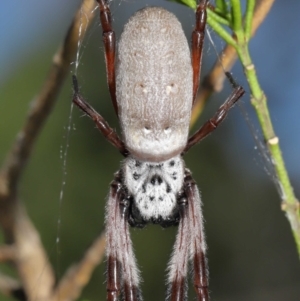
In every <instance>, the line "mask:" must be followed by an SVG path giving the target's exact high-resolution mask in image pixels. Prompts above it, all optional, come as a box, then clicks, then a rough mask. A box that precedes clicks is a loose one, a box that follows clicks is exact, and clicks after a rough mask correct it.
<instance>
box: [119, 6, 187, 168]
mask: <svg viewBox="0 0 300 301" xmlns="http://www.w3.org/2000/svg"><path fill="white" fill-rule="evenodd" d="M117 61H118V66H117V69H116V96H117V103H118V110H119V117H120V122H121V127H122V132H123V136H124V140H125V144H126V147H127V148H128V150H129V151H130V153H131V154H133V155H134V156H135V157H136V158H138V159H140V160H143V161H152V162H160V161H165V160H168V159H170V158H172V157H174V156H177V155H178V154H179V153H180V152H181V151H182V150H183V149H184V147H185V145H186V142H187V137H188V130H189V121H190V115H191V107H192V95H193V92H192V91H193V80H192V65H191V58H190V51H189V46H188V42H187V39H186V37H185V35H184V32H183V30H182V27H181V24H180V22H179V21H178V20H177V18H176V17H175V16H174V15H173V14H172V13H170V12H168V11H166V10H164V9H163V8H159V7H148V8H145V9H143V10H140V11H138V12H137V13H136V14H135V15H134V16H132V17H131V18H130V20H129V21H128V23H127V24H126V25H125V27H124V31H123V33H122V35H121V38H120V42H119V48H118V60H117Z"/></svg>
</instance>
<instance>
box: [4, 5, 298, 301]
mask: <svg viewBox="0 0 300 301" xmlns="http://www.w3.org/2000/svg"><path fill="white" fill-rule="evenodd" d="M79 3H80V1H71V0H65V1H59V0H55V1H33V0H30V1H26V2H24V1H16V0H11V1H3V2H2V3H1V5H0V24H1V26H0V70H1V72H0V160H1V162H2V161H3V160H4V157H5V155H6V153H7V152H8V150H9V149H10V145H11V144H12V142H13V141H14V138H15V135H16V133H17V132H18V130H19V128H20V126H21V125H22V124H23V122H24V119H25V117H26V112H27V110H28V107H29V105H30V101H31V100H32V99H33V98H34V96H35V94H37V93H38V91H39V89H40V87H41V85H42V83H43V80H44V79H45V77H46V75H47V72H48V70H49V66H50V64H51V59H52V56H53V54H54V52H55V50H56V49H57V47H58V45H59V44H60V42H61V41H62V39H63V37H64V36H65V33H66V31H67V28H68V26H69V24H70V22H71V19H72V16H73V14H74V12H75V10H76V8H77V7H78V5H79ZM145 5H161V6H164V7H166V8H168V9H169V10H171V11H173V12H174V13H176V15H177V16H178V18H179V19H180V21H181V22H182V24H183V27H184V29H185V31H186V34H187V36H188V37H189V36H190V34H191V31H192V26H193V23H194V14H193V11H192V10H191V9H188V8H185V7H183V6H180V5H178V4H174V3H167V2H165V1H158V0H156V1H152V0H148V1H146V0H143V1H141V0H128V1H119V0H118V1H114V2H113V3H112V6H111V8H112V13H113V17H114V21H115V25H114V27H115V29H116V32H117V34H118V35H119V34H120V31H121V28H122V26H123V25H124V23H125V22H126V20H127V19H128V17H129V16H130V15H131V14H132V13H133V12H134V11H136V10H137V9H139V8H141V7H143V6H145ZM299 11H300V2H299V1H296V0H294V1H292V0H290V1H276V2H275V4H274V7H273V8H272V10H271V12H270V14H269V16H268V17H267V19H266V20H265V22H264V23H263V25H262V26H261V28H260V29H259V31H258V33H257V35H256V36H255V38H254V39H253V41H252V42H251V47H250V48H251V54H252V57H253V60H254V64H255V65H256V68H257V73H258V78H259V80H260V83H261V85H262V88H263V89H264V91H265V93H266V95H267V97H268V104H269V107H270V112H271V116H272V120H273V123H274V127H275V131H276V133H277V135H278V136H279V138H280V144H281V147H282V151H283V156H284V159H285V161H286V165H287V169H288V172H289V174H290V177H291V181H292V184H293V186H294V189H295V192H296V195H298V197H299V194H300V185H299V175H300V172H299V170H300V160H299V153H300V138H299V132H300V122H299V113H300V102H299V95H300V80H299V79H300V77H299V72H300V56H299V47H300V35H299V26H300V18H299ZM213 40H214V42H215V43H216V44H218V45H221V46H222V42H220V41H219V40H218V38H217V37H216V36H214V35H213ZM215 59H216V54H215V51H214V48H213V47H212V45H211V44H210V42H209V41H206V46H205V51H204V63H203V70H204V71H203V74H205V73H207V72H208V70H209V69H210V67H211V66H212V63H213V62H214V60H215ZM71 69H72V72H74V71H75V69H74V67H72V68H71ZM77 73H78V78H79V81H80V85H81V88H82V93H83V94H84V95H85V97H86V99H87V100H88V101H89V102H90V103H92V104H93V106H94V107H95V108H97V109H98V110H99V111H100V112H101V114H102V115H103V116H105V117H106V118H107V119H108V121H109V122H110V123H111V124H112V125H113V126H114V127H117V119H116V117H115V116H114V113H113V108H112V105H111V103H110V100H109V95H108V92H107V86H106V79H105V70H104V60H103V46H102V44H101V31H100V27H99V22H98V18H96V22H95V23H94V25H93V26H92V27H91V30H90V31H89V34H88V35H87V37H86V39H85V40H84V42H83V45H82V47H81V49H80V60H79V69H78V72H77ZM233 74H234V77H235V78H236V79H237V80H238V81H239V82H240V83H241V84H242V85H243V86H244V87H245V89H246V90H247V91H249V89H248V86H247V84H246V82H245V80H244V75H243V72H242V70H241V68H240V66H239V63H237V64H236V67H235V68H234V69H233ZM229 93H230V86H229V85H228V84H227V87H226V88H225V90H224V91H223V92H222V93H220V94H218V95H215V96H214V97H213V98H212V99H211V101H210V102H209V104H208V106H207V107H206V108H205V110H204V112H203V114H202V115H201V118H200V120H199V122H198V125H200V124H202V123H203V122H204V121H205V120H206V119H207V118H209V117H210V116H211V115H212V114H213V112H214V111H215V110H216V108H218V106H219V105H220V104H221V103H222V101H223V100H224V99H225V98H226V96H227V95H228V94H229ZM71 95H72V88H71V72H70V77H69V78H68V79H67V81H66V83H65V85H64V88H63V90H62V93H61V94H60V97H59V100H58V103H57V105H56V107H55V110H54V112H53V113H52V115H51V116H50V117H49V119H48V121H47V123H46V126H45V128H44V130H43V132H42V134H41V135H40V137H39V139H38V141H37V144H36V147H35V150H34V153H33V156H32V158H31V159H30V161H29V162H28V165H27V169H26V171H25V173H24V175H23V179H22V183H21V185H20V195H21V196H22V199H23V201H24V203H25V204H26V207H27V210H28V212H29V214H30V217H31V218H32V220H33V222H34V223H35V225H36V227H37V228H38V229H39V231H40V234H41V237H42V240H43V242H44V245H45V247H46V249H47V251H48V254H49V257H50V259H51V261H52V263H53V265H54V268H55V270H56V272H57V275H58V277H60V276H62V275H63V273H64V271H65V269H66V268H67V267H68V266H69V265H70V264H71V263H73V262H74V261H76V260H78V259H79V258H80V257H81V254H83V252H84V250H85V249H86V247H87V246H88V245H89V244H90V243H91V242H92V240H93V238H94V237H95V236H96V235H97V234H98V233H99V232H100V231H101V230H102V229H103V219H104V206H105V198H106V195H107V193H108V187H109V183H110V181H111V180H112V177H113V173H114V172H115V171H116V170H117V169H118V168H119V166H120V163H119V162H120V160H121V159H122V158H121V156H120V155H119V154H118V152H117V151H116V150H115V149H114V148H113V147H112V146H110V145H109V144H108V143H107V142H106V141H105V139H104V138H103V137H102V136H101V135H100V134H99V133H98V131H97V130H96V129H95V126H94V124H93V123H92V122H91V121H90V120H89V119H88V118H86V117H82V114H81V113H80V112H78V110H77V108H74V110H73V113H72V121H71V127H72V130H71V131H70V132H69V140H68V139H67V138H66V136H67V135H68V131H66V128H67V127H68V120H69V116H70V103H71ZM242 103H243V105H244V107H245V110H246V112H247V114H248V116H249V119H250V121H251V123H252V124H253V125H254V128H255V131H254V133H256V131H258V127H257V121H256V117H255V115H254V114H253V110H252V108H251V106H250V105H249V93H248V94H247V95H246V96H244V98H243V100H242ZM252 136H253V133H251V131H250V130H249V128H248V126H247V122H246V121H245V116H244V115H243V114H242V113H241V110H239V108H238V107H235V108H234V109H233V110H232V112H231V113H230V115H229V117H228V118H227V119H226V121H225V122H224V124H222V126H221V127H220V128H219V129H218V130H217V131H216V132H215V133H214V134H213V135H211V136H209V137H208V138H207V139H206V140H205V141H203V142H202V143H201V145H198V146H197V147H195V148H193V149H192V150H191V151H190V152H189V154H188V155H186V157H185V159H186V163H187V166H188V167H189V168H190V169H191V170H192V171H193V176H194V178H195V179H196V181H197V183H198V184H199V187H200V190H201V192H202V199H203V203H204V216H205V221H206V222H205V228H206V234H207V242H208V246H209V249H208V259H209V268H210V290H211V292H212V293H211V297H212V300H214V301H217V300H220V301H221V300H222V301H227V300H230V301H237V300H243V301H248V300H249V301H250V300H256V301H260V300H263V301H268V300H272V301H277V300H278V301H281V300H285V301H294V300H299V296H300V263H299V258H298V255H297V253H296V249H295V244H294V241H293V238H292V234H291V231H290V226H289V224H288V222H287V220H286V218H285V215H284V213H283V212H282V211H281V209H280V197H279V195H278V193H277V190H276V188H275V185H274V183H273V182H272V172H270V171H268V163H267V162H266V161H265V160H264V159H263V155H262V153H261V152H260V151H259V150H258V148H257V146H258V145H257V142H255V141H254V140H253V137H252ZM67 144H68V145H69V147H68V153H67V156H66V160H67V161H66V176H65V180H66V185H65V186H64V190H63V192H64V195H63V199H62V201H60V198H59V195H60V193H61V187H62V186H63V178H64V173H63V169H64V167H63V166H64V162H63V159H61V153H62V152H64V151H65V148H66V145H67ZM59 218H61V220H62V224H61V228H60V229H59V230H58V228H57V221H58V219H59ZM175 233H176V229H175V228H171V229H166V230H164V229H161V228H159V227H157V226H149V227H147V228H146V229H144V230H133V231H132V236H133V241H134V246H135V250H136V253H137V257H138V262H139V265H140V268H141V270H142V276H143V279H144V281H143V282H142V290H143V293H144V297H145V300H163V299H164V290H165V282H166V276H165V275H166V274H165V272H164V271H165V268H166V265H167V262H168V258H169V255H170V253H171V250H172V244H173V242H174V237H175ZM57 237H59V238H60V245H59V246H57V245H56V243H55V241H56V239H57ZM104 266H105V265H104V264H101V266H100V267H99V268H97V269H96V271H95V273H94V275H93V278H92V280H91V282H90V284H89V285H88V286H87V288H86V289H85V290H84V292H83V296H82V298H81V300H104V299H105V284H104V281H105V277H104V270H105V267H104ZM1 269H2V270H4V271H5V272H7V268H6V267H3V266H1ZM37 285H38V284H37ZM190 292H192V289H190ZM192 294H193V293H191V295H192ZM190 299H191V298H190ZM0 300H1V301H2V300H8V299H6V298H4V297H2V296H0Z"/></svg>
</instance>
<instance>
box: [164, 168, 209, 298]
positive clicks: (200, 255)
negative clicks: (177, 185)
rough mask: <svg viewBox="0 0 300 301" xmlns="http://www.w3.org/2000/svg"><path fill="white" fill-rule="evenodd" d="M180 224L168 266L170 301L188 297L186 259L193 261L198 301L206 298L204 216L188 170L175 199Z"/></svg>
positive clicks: (206, 276) (207, 296) (195, 187)
mask: <svg viewBox="0 0 300 301" xmlns="http://www.w3.org/2000/svg"><path fill="white" fill-rule="evenodd" d="M178 205H179V207H180V211H179V212H180V223H179V227H178V234H177V237H176V242H175V245H174V251H173V254H172V258H171V261H170V265H169V283H170V286H169V289H168V297H167V300H169V301H183V300H187V292H186V291H187V290H186V288H187V279H186V278H187V270H188V262H189V261H191V262H192V266H193V273H194V276H193V280H194V288H195V291H196V294H197V300H198V301H208V300H209V295H208V275H207V274H208V273H207V268H206V266H207V264H206V258H205V250H206V244H205V238H204V230H203V217H202V211H201V201H200V195H199V191H198V188H197V186H196V184H195V182H194V180H193V179H192V177H191V174H190V172H189V171H188V170H186V172H185V179H184V185H183V193H182V195H181V196H180V197H179V198H178Z"/></svg>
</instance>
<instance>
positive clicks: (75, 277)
mask: <svg viewBox="0 0 300 301" xmlns="http://www.w3.org/2000/svg"><path fill="white" fill-rule="evenodd" d="M104 252H105V233H104V232H103V233H101V234H100V235H99V236H98V237H97V238H96V239H95V241H94V242H93V244H92V245H91V246H90V247H89V248H88V249H87V251H86V252H85V254H84V256H83V258H82V259H81V261H80V262H79V263H78V264H76V265H73V266H71V267H70V268H69V269H68V271H67V272H66V274H65V276H64V277H63V278H62V280H61V281H60V283H59V285H58V287H57V289H56V290H55V292H54V294H53V297H52V298H51V301H62V300H76V299H77V298H78V297H79V296H80V293H81V291H82V289H83V287H84V286H85V285H86V284H87V283H88V282H89V280H90V278H91V275H92V272H93V271H94V269H95V268H96V267H97V266H98V265H99V263H100V262H101V261H102V259H103V257H104Z"/></svg>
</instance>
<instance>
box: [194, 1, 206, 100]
mask: <svg viewBox="0 0 300 301" xmlns="http://www.w3.org/2000/svg"><path fill="white" fill-rule="evenodd" d="M207 2H208V0H200V1H199V4H198V6H197V10H196V22H195V28H194V30H193V33H192V66H193V103H194V102H195V99H196V94H197V91H198V87H199V80H200V73H201V63H202V50H203V42H204V35H205V25H206V18H207V13H206V6H207Z"/></svg>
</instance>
